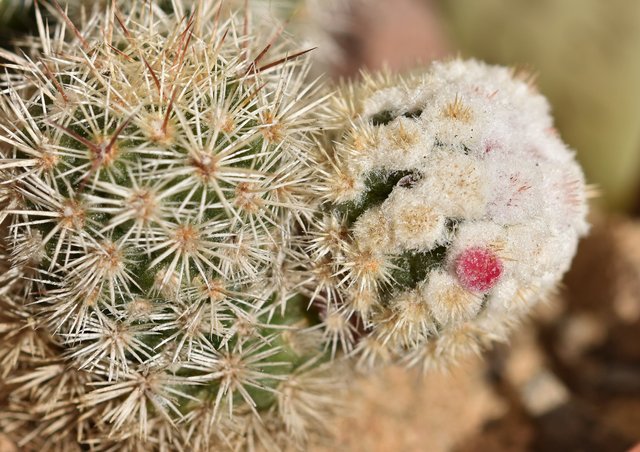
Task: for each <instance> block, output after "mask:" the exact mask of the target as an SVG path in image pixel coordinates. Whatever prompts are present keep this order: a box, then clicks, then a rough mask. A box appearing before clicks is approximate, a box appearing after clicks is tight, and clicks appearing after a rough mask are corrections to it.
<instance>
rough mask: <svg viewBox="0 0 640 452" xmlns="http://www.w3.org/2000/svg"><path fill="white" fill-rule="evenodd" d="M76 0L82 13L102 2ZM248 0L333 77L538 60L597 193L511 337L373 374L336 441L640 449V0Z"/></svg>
mask: <svg viewBox="0 0 640 452" xmlns="http://www.w3.org/2000/svg"><path fill="white" fill-rule="evenodd" d="M60 3H61V4H64V3H66V2H64V1H62V0H60ZM69 3H71V5H70V6H69V7H70V10H74V11H76V14H78V18H79V19H77V20H82V9H83V7H84V8H90V7H93V6H94V5H95V4H97V2H94V1H89V0H85V1H81V0H75V1H71V2H69ZM244 3H245V1H244V0H226V2H225V6H226V7H228V8H229V9H233V8H234V7H243V5H244ZM249 3H251V5H252V6H251V7H252V8H254V9H255V11H257V12H258V13H259V15H260V16H261V18H262V19H264V20H265V21H266V22H267V23H273V24H274V27H275V26H277V23H278V22H279V21H281V20H283V19H284V20H288V32H289V34H290V35H291V37H292V38H293V39H295V40H298V41H299V42H300V45H301V46H303V47H304V46H317V47H318V48H317V49H316V50H315V51H314V58H315V60H316V61H315V63H316V72H317V74H328V75H330V76H331V77H333V78H335V79H339V78H343V77H357V76H358V73H359V71H360V70H361V69H363V68H368V69H377V68H381V67H383V66H385V65H386V66H388V67H390V68H392V69H394V70H399V71H403V70H412V69H415V68H416V67H419V66H420V65H427V64H428V63H429V61H431V60H433V59H437V58H447V57H452V56H463V57H473V58H479V59H482V60H485V61H487V62H490V63H496V64H503V65H509V66H513V67H515V68H518V69H519V70H526V71H528V72H530V73H531V74H532V75H533V76H534V77H535V80H536V84H537V86H538V87H539V89H540V91H541V92H542V93H543V94H545V95H546V96H547V97H548V98H549V101H550V103H551V105H552V108H553V114H554V116H555V119H556V124H557V128H558V130H559V132H560V134H561V136H562V137H563V138H564V140H565V141H566V142H567V143H568V144H569V145H570V146H571V147H572V148H574V149H575V150H576V152H577V154H578V158H579V160H580V161H581V163H582V165H583V167H584V170H585V173H586V175H587V180H588V182H589V183H591V184H593V185H595V186H596V187H597V189H598V191H599V193H600V195H599V197H598V198H597V199H595V200H594V201H593V207H592V215H591V222H592V224H593V226H592V232H591V234H590V236H589V237H588V238H587V239H585V240H584V241H583V242H582V244H581V245H580V249H579V253H578V256H577V257H576V260H575V262H574V265H573V268H572V270H571V271H570V272H569V274H568V275H567V277H566V279H565V282H564V285H563V286H562V287H560V288H559V290H558V293H557V295H556V296H555V297H554V299H553V300H551V301H550V302H549V303H548V304H546V305H544V306H542V307H541V308H540V309H539V312H537V314H536V316H535V317H534V318H533V319H532V320H531V321H530V322H528V323H527V324H525V325H522V326H521V327H520V328H519V329H517V331H515V332H514V335H513V337H512V341H511V342H510V343H509V344H507V345H500V346H497V347H496V348H495V349H494V350H492V351H490V352H488V353H486V355H485V356H483V357H479V358H476V359H470V360H469V361H467V362H464V363H461V364H460V366H459V367H457V368H455V369H453V370H451V371H450V372H449V373H447V374H437V373H433V374H429V375H426V376H424V377H423V376H419V375H414V374H412V373H410V372H406V371H403V370H400V369H389V370H388V371H387V372H385V373H384V374H383V375H382V376H379V377H362V378H361V382H360V383H361V384H359V385H358V387H359V390H358V391H357V392H356V393H354V394H352V395H351V400H349V401H348V406H350V407H351V409H350V411H349V412H348V413H345V415H344V417H343V418H341V419H338V420H337V421H336V425H335V430H336V433H337V435H338V436H337V437H338V440H339V444H340V445H339V447H338V450H349V451H436V452H437V451H460V452H466V451H486V450H491V451H538V450H539V451H556V450H557V451H626V450H632V449H633V448H634V447H636V449H633V450H634V452H638V451H640V222H638V219H637V218H636V217H637V215H638V214H640V1H635V0H249ZM32 13H33V6H32V5H31V4H30V2H25V1H21V2H17V1H12V0H0V45H1V46H3V47H7V46H11V45H13V44H12V42H15V41H16V40H17V41H20V40H21V39H23V38H21V37H22V36H24V34H25V33H28V32H29V31H30V30H31V31H33V30H34V28H35V26H34V23H33V19H32ZM315 442H316V444H317V445H316V446H314V449H313V450H317V451H329V450H336V445H335V443H331V444H327V443H326V440H324V439H321V438H318V439H317V440H316V441H315ZM3 447H5V446H3V443H2V436H1V432H0V451H3V450H4V449H3ZM6 447H9V446H6Z"/></svg>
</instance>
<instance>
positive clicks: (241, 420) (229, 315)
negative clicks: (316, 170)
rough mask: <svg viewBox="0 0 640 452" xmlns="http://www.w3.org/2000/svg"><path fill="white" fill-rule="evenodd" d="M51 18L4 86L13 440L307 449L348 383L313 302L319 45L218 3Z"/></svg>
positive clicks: (67, 445) (3, 328) (3, 409)
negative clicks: (304, 293) (313, 68)
mask: <svg viewBox="0 0 640 452" xmlns="http://www.w3.org/2000/svg"><path fill="white" fill-rule="evenodd" d="M54 6H55V3H54ZM54 10H56V11H57V13H58V14H59V15H60V17H59V20H58V25H56V26H55V27H53V28H52V31H51V33H49V29H48V27H47V26H46V23H45V21H44V20H43V18H42V15H41V12H40V11H39V12H38V14H39V16H38V19H39V20H38V23H39V32H40V43H39V47H38V48H37V49H32V52H33V54H29V56H24V55H19V54H13V55H10V54H8V53H7V58H8V59H9V60H10V63H9V67H10V69H11V71H12V72H11V73H8V74H6V75H4V76H3V78H2V82H1V83H2V88H3V92H4V93H5V95H4V96H3V97H2V98H1V101H0V102H1V105H0V106H1V110H2V123H1V129H2V133H1V134H0V140H1V141H2V151H1V152H2V155H3V157H2V159H0V172H1V173H2V174H1V176H2V183H1V184H0V203H2V208H3V210H2V216H3V218H4V219H5V220H6V221H7V222H8V228H7V230H6V231H4V232H3V234H4V240H3V242H4V246H5V248H6V249H5V251H4V253H5V255H6V256H7V260H8V262H10V268H9V269H7V271H6V272H5V274H4V275H3V277H2V278H0V297H1V298H0V313H1V314H0V315H1V317H0V363H1V364H2V366H1V367H2V371H1V372H0V394H3V398H0V430H2V431H4V432H6V433H8V434H10V435H12V436H13V437H16V438H18V439H19V440H20V443H19V446H21V447H24V448H28V449H30V450H31V449H42V448H44V449H47V450H48V449H56V448H57V449H59V450H80V449H81V448H89V449H91V450H115V449H117V450H145V451H147V450H185V449H186V448H190V449H194V450H217V449H218V448H224V447H230V448H232V449H234V450H236V449H237V448H241V447H248V448H254V447H257V446H258V445H262V446H263V447H266V448H268V449H274V448H275V447H276V446H277V445H278V444H280V443H281V442H282V441H284V440H286V442H287V443H294V444H301V443H303V442H304V440H305V438H306V436H307V434H308V432H309V431H313V430H315V429H320V428H322V421H323V419H325V418H326V417H327V416H324V415H323V413H324V410H328V409H330V406H331V405H332V404H333V401H334V397H329V396H328V394H329V395H332V396H333V395H335V394H336V391H337V392H338V393H339V391H340V387H341V386H340V385H341V378H342V375H344V373H342V372H334V373H329V372H327V368H328V367H327V366H329V364H327V359H326V358H327V354H326V353H325V351H324V350H325V349H324V348H323V342H322V336H321V334H319V331H318V328H317V327H313V328H311V327H310V326H311V324H316V323H317V321H316V319H315V317H316V315H315V314H313V313H308V312H307V311H306V307H307V305H306V302H307V300H306V299H304V298H303V297H301V296H298V295H297V292H296V287H297V286H298V285H300V284H301V283H302V282H303V281H304V280H305V276H304V272H302V271H300V269H301V265H302V263H303V261H304V256H303V255H301V254H299V253H298V252H297V251H296V250H295V247H294V245H295V244H296V243H297V242H298V241H299V240H300V237H301V236H300V233H299V231H301V226H302V225H303V224H305V223H308V222H309V221H311V214H312V210H311V209H310V207H309V206H310V205H311V204H312V202H311V201H310V200H309V198H310V196H311V195H312V190H310V188H309V186H308V184H307V180H308V178H309V177H310V174H311V168H312V167H313V161H312V159H311V156H310V153H309V152H307V150H308V149H309V148H310V147H311V140H312V134H313V132H314V131H315V130H316V127H315V126H314V125H313V121H315V120H316V113H313V114H311V113H312V112H315V111H319V110H321V108H319V107H320V106H321V103H322V102H323V100H324V99H323V98H322V97H319V96H318V95H317V94H318V89H317V88H318V85H317V84H316V83H314V82H309V81H308V80H306V73H307V70H308V63H307V62H306V60H305V58H304V55H303V54H304V53H306V52H305V51H304V50H303V51H297V50H296V49H292V48H291V46H290V44H289V43H287V42H284V43H282V41H283V40H282V39H281V38H280V37H279V34H280V33H279V32H278V31H273V30H261V29H258V28H257V29H255V30H253V29H251V27H250V24H249V23H248V22H247V21H246V17H240V18H235V17H230V18H225V17H223V16H221V15H219V14H218V11H219V4H218V3H217V2H213V1H207V0H203V1H199V2H197V4H196V6H195V7H194V6H190V2H184V3H183V2H181V1H178V0H176V1H173V2H172V6H171V9H170V11H168V12H167V10H166V8H165V9H163V8H160V6H159V5H158V4H156V3H155V2H148V1H140V2H131V3H129V5H128V6H127V7H126V10H125V11H120V10H118V9H117V8H113V9H112V8H107V9H106V10H105V11H102V12H101V13H98V14H95V15H93V16H91V17H90V18H89V20H88V21H87V23H88V24H89V25H88V26H87V27H86V28H83V27H81V26H77V25H75V24H74V23H73V21H72V20H70V19H69V18H68V17H66V15H65V13H64V12H63V10H62V9H60V8H54Z"/></svg>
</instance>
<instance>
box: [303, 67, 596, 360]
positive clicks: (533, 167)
mask: <svg viewBox="0 0 640 452" xmlns="http://www.w3.org/2000/svg"><path fill="white" fill-rule="evenodd" d="M334 111H335V112H336V113H335V115H334V123H333V125H332V127H328V129H331V128H332V129H333V130H332V131H331V134H330V136H329V138H328V139H327V140H326V141H325V143H324V144H322V145H321V146H320V153H321V154H322V157H320V158H321V159H322V158H323V159H324V164H323V166H322V169H321V175H322V178H323V179H324V183H323V190H324V193H323V200H322V209H323V210H324V213H323V216H322V218H321V219H320V220H319V223H320V226H317V227H316V228H315V232H313V233H312V234H311V237H310V244H309V245H308V248H307V249H308V250H310V253H311V255H312V260H313V261H314V262H315V274H316V282H317V289H316V297H317V298H321V299H323V300H331V302H330V306H331V307H332V308H331V315H333V316H335V317H337V318H338V319H341V320H335V321H334V322H333V323H332V324H334V325H340V328H341V329H340V330H336V337H338V338H339V340H340V342H341V343H342V346H343V347H344V348H345V350H347V351H350V350H353V352H354V353H355V354H356V355H357V356H358V357H359V360H360V363H361V364H363V365H365V366H370V365H374V364H376V363H378V362H386V361H391V360H397V359H400V360H401V361H403V362H405V363H407V364H409V365H414V366H420V367H422V368H423V369H426V368H428V367H430V366H442V365H446V364H447V363H449V362H450V361H452V360H455V358H456V357H457V356H459V354H460V353H463V352H465V351H468V350H478V349H479V348H480V347H481V346H483V345H485V344H486V343H488V342H490V341H492V340H497V339H502V338H504V336H505V334H506V333H507V331H508V328H509V326H510V325H512V324H513V323H515V322H516V321H517V320H519V319H520V318H521V317H522V315H523V314H524V313H526V312H527V311H528V310H529V309H530V308H531V307H532V306H533V305H534V304H535V303H536V302H537V301H538V300H540V299H541V298H543V297H544V296H545V295H546V294H547V293H548V292H549V291H550V290H552V289H553V288H554V287H555V286H556V285H557V284H558V282H559V281H560V279H561V277H562V275H563V273H564V272H565V271H566V270H567V269H568V266H569V264H570V261H571V259H572V257H573V255H574V253H575V250H576V245H577V241H578V238H579V237H580V236H581V235H583V234H584V233H585V232H586V231H587V224H586V222H585V216H586V202H585V193H586V190H585V185H584V178H583V174H582V171H581V169H580V167H579V166H578V165H577V164H576V162H575V160H574V156H573V153H572V152H571V151H569V150H568V149H567V147H566V146H565V145H564V144H563V142H562V141H561V140H560V139H559V138H558V136H557V134H556V133H555V131H554V129H553V124H552V119H551V117H550V115H549V106H548V104H547V102H546V100H545V99H544V98H543V97H542V96H541V95H539V94H538V93H536V92H535V90H534V89H533V87H532V86H531V85H530V84H529V83H527V81H526V80H523V79H522V78H521V77H520V78H519V77H517V76H515V75H514V73H513V72H512V71H510V70H508V69H506V68H499V67H491V66H488V65H485V64H483V63H480V62H476V61H460V60H453V61H449V62H443V63H435V64H433V66H432V67H431V69H430V70H429V71H428V72H427V73H426V74H420V75H414V76H409V77H404V78H403V77H397V76H390V75H379V76H371V75H368V76H367V75H365V76H364V80H363V81H362V82H360V83H356V84H350V85H347V86H346V87H345V88H344V89H343V93H342V94H341V95H339V96H337V97H336V101H335V107H334ZM327 328H329V325H328V326H327Z"/></svg>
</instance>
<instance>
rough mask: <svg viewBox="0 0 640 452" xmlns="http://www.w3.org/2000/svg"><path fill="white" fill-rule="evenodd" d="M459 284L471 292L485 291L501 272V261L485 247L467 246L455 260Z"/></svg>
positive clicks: (491, 285) (494, 282)
mask: <svg viewBox="0 0 640 452" xmlns="http://www.w3.org/2000/svg"><path fill="white" fill-rule="evenodd" d="M455 269H456V275H457V276H458V280H459V281H460V285H462V287H464V288H465V289H467V290H469V291H473V292H487V291H489V290H490V289H491V288H492V287H493V286H494V285H495V284H496V282H497V281H498V278H500V275H501V274H502V262H500V260H499V259H498V257H497V256H496V255H495V253H494V252H493V251H491V250H489V249H487V248H469V249H466V250H464V251H463V252H462V253H460V255H459V256H458V257H457V258H456V260H455Z"/></svg>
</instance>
